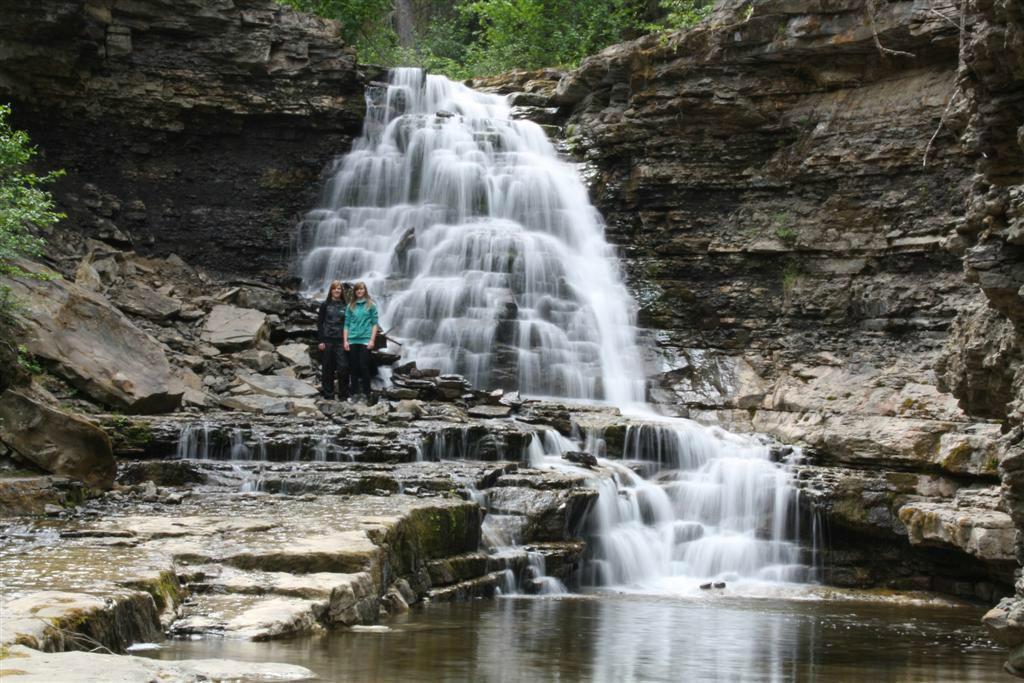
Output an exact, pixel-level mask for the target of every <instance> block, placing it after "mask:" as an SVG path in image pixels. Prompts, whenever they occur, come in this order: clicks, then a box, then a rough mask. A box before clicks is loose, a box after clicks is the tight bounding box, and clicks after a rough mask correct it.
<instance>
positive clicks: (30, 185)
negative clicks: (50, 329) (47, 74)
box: [0, 105, 64, 391]
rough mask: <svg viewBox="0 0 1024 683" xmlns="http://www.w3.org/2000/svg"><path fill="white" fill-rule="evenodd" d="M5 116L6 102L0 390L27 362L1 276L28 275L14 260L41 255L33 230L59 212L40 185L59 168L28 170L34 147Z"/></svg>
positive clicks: (1, 131) (0, 206) (1, 165)
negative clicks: (47, 171) (17, 339)
mask: <svg viewBox="0 0 1024 683" xmlns="http://www.w3.org/2000/svg"><path fill="white" fill-rule="evenodd" d="M10 115H11V108H10V106H8V105H0V391H2V390H3V389H5V388H6V387H7V385H8V384H9V383H10V382H11V381H12V380H13V378H14V376H15V374H16V373H18V371H19V369H20V368H21V366H22V365H23V364H26V365H29V366H30V367H31V365H32V364H33V362H32V360H31V358H28V359H27V360H26V359H25V358H26V355H25V354H23V353H22V352H21V351H20V350H19V348H18V346H17V344H16V343H15V342H14V335H15V331H16V323H15V319H14V313H15V311H16V309H17V306H18V302H17V301H16V299H15V297H14V295H13V293H12V292H11V288H10V286H9V285H7V284H5V283H4V282H3V281H2V278H5V277H32V275H31V274H29V273H27V272H25V271H24V270H23V269H22V268H20V267H19V266H18V263H17V259H19V258H24V257H28V258H32V257H38V256H41V255H42V253H43V246H44V242H43V239H42V238H41V237H39V236H38V231H39V230H40V229H43V228H46V227H48V226H51V225H53V224H54V223H56V222H57V221H59V220H60V219H61V218H63V217H64V216H63V214H61V213H59V212H57V211H55V210H54V201H53V196H52V195H51V194H50V193H49V192H48V191H47V190H46V189H45V187H46V185H47V184H48V183H50V182H52V181H53V179H54V178H57V177H58V176H60V175H61V172H54V173H50V174H48V175H45V176H38V175H36V174H35V173H32V172H31V171H30V170H29V162H31V160H32V158H33V157H34V156H35V155H36V150H35V148H33V147H32V146H31V145H30V144H29V138H28V134H27V133H25V132H24V131H20V130H14V129H12V128H11V125H10V122H9V118H10ZM26 369H30V368H26Z"/></svg>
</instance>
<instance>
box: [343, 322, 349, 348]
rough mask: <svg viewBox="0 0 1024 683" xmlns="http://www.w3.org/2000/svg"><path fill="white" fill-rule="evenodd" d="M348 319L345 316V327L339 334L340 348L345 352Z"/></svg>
mask: <svg viewBox="0 0 1024 683" xmlns="http://www.w3.org/2000/svg"><path fill="white" fill-rule="evenodd" d="M348 319H349V316H348V315H347V314H346V315H345V327H344V328H343V331H342V333H341V342H342V347H343V348H344V349H345V350H346V351H348Z"/></svg>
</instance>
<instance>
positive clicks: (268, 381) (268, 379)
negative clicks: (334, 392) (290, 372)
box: [238, 374, 320, 398]
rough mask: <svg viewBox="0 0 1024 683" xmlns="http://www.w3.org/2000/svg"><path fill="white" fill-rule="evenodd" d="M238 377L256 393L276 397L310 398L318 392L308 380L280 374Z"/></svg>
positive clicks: (240, 375)
mask: <svg viewBox="0 0 1024 683" xmlns="http://www.w3.org/2000/svg"><path fill="white" fill-rule="evenodd" d="M238 379H240V380H242V382H243V383H244V384H245V385H246V386H248V387H249V388H250V389H251V390H252V391H254V392H256V393H258V394H264V395H266V396H273V397H277V398H310V397H312V396H316V395H317V394H319V393H320V392H319V391H317V389H316V387H314V386H313V385H312V384H309V383H308V382H303V381H302V380H301V379H293V378H291V377H283V376H281V375H246V374H239V375H238Z"/></svg>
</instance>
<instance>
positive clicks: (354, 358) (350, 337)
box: [343, 282, 379, 401]
mask: <svg viewBox="0 0 1024 683" xmlns="http://www.w3.org/2000/svg"><path fill="white" fill-rule="evenodd" d="M378 329H379V328H378V327H377V305H376V304H374V303H373V299H371V298H370V293H369V292H367V291H366V283H365V282H357V283H356V284H355V286H354V287H352V300H351V301H350V302H349V305H348V311H347V312H346V314H345V333H344V337H343V339H344V343H345V350H346V351H348V367H349V371H350V372H351V374H352V395H353V396H358V394H360V393H362V394H363V396H364V397H365V398H366V400H367V401H369V399H370V349H372V348H373V343H374V342H375V341H376V340H377V331H378Z"/></svg>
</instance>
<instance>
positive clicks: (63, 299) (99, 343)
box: [10, 266, 184, 413]
mask: <svg viewBox="0 0 1024 683" xmlns="http://www.w3.org/2000/svg"><path fill="white" fill-rule="evenodd" d="M27 267H29V268H31V269H32V270H39V269H38V268H37V267H35V266H27ZM40 272H41V271H40ZM51 275H52V273H51ZM10 284H11V289H12V291H13V292H14V295H15V296H16V297H18V298H19V299H21V300H22V301H23V302H24V306H23V307H22V311H21V312H20V313H19V317H20V318H21V321H22V322H23V324H24V326H25V328H26V331H27V337H26V345H27V346H28V348H29V350H30V351H31V352H32V353H33V354H35V355H36V356H37V357H39V358H42V359H45V360H46V361H47V362H49V363H52V364H53V366H54V368H55V370H56V371H57V373H58V374H60V375H62V376H63V377H64V378H65V379H67V380H68V381H69V382H71V383H72V384H74V385H75V386H76V387H78V388H79V389H80V390H82V391H83V392H85V393H86V394H88V395H89V396H90V397H91V398H93V399H94V400H96V401H99V402H100V403H103V404H106V405H109V406H112V407H115V408H121V409H123V410H125V411H128V412H136V413H152V412H164V411H170V410H174V409H175V408H176V407H177V406H178V405H179V404H180V402H181V396H182V393H183V392H184V388H183V387H182V386H181V385H180V383H179V382H177V381H176V380H175V378H174V376H173V374H172V373H171V367H170V364H169V363H168V360H167V355H166V353H165V351H164V347H163V346H162V345H161V344H160V343H159V342H157V341H156V340H155V339H153V338H152V337H151V336H150V335H148V334H146V333H145V332H143V331H142V330H140V329H139V328H137V327H136V326H135V325H133V324H132V323H131V321H129V320H128V319H127V318H126V317H125V316H124V314H123V313H121V312H120V311H118V310H117V309H116V308H114V307H113V306H111V305H110V302H109V301H107V299H106V298H104V297H102V296H100V295H98V294H95V293H93V292H91V291H89V290H86V289H83V288H82V287H79V286H78V285H76V284H73V283H70V282H67V281H65V280H62V279H60V278H59V277H56V278H54V279H49V280H34V279H31V278H19V279H15V280H11V281H10Z"/></svg>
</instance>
